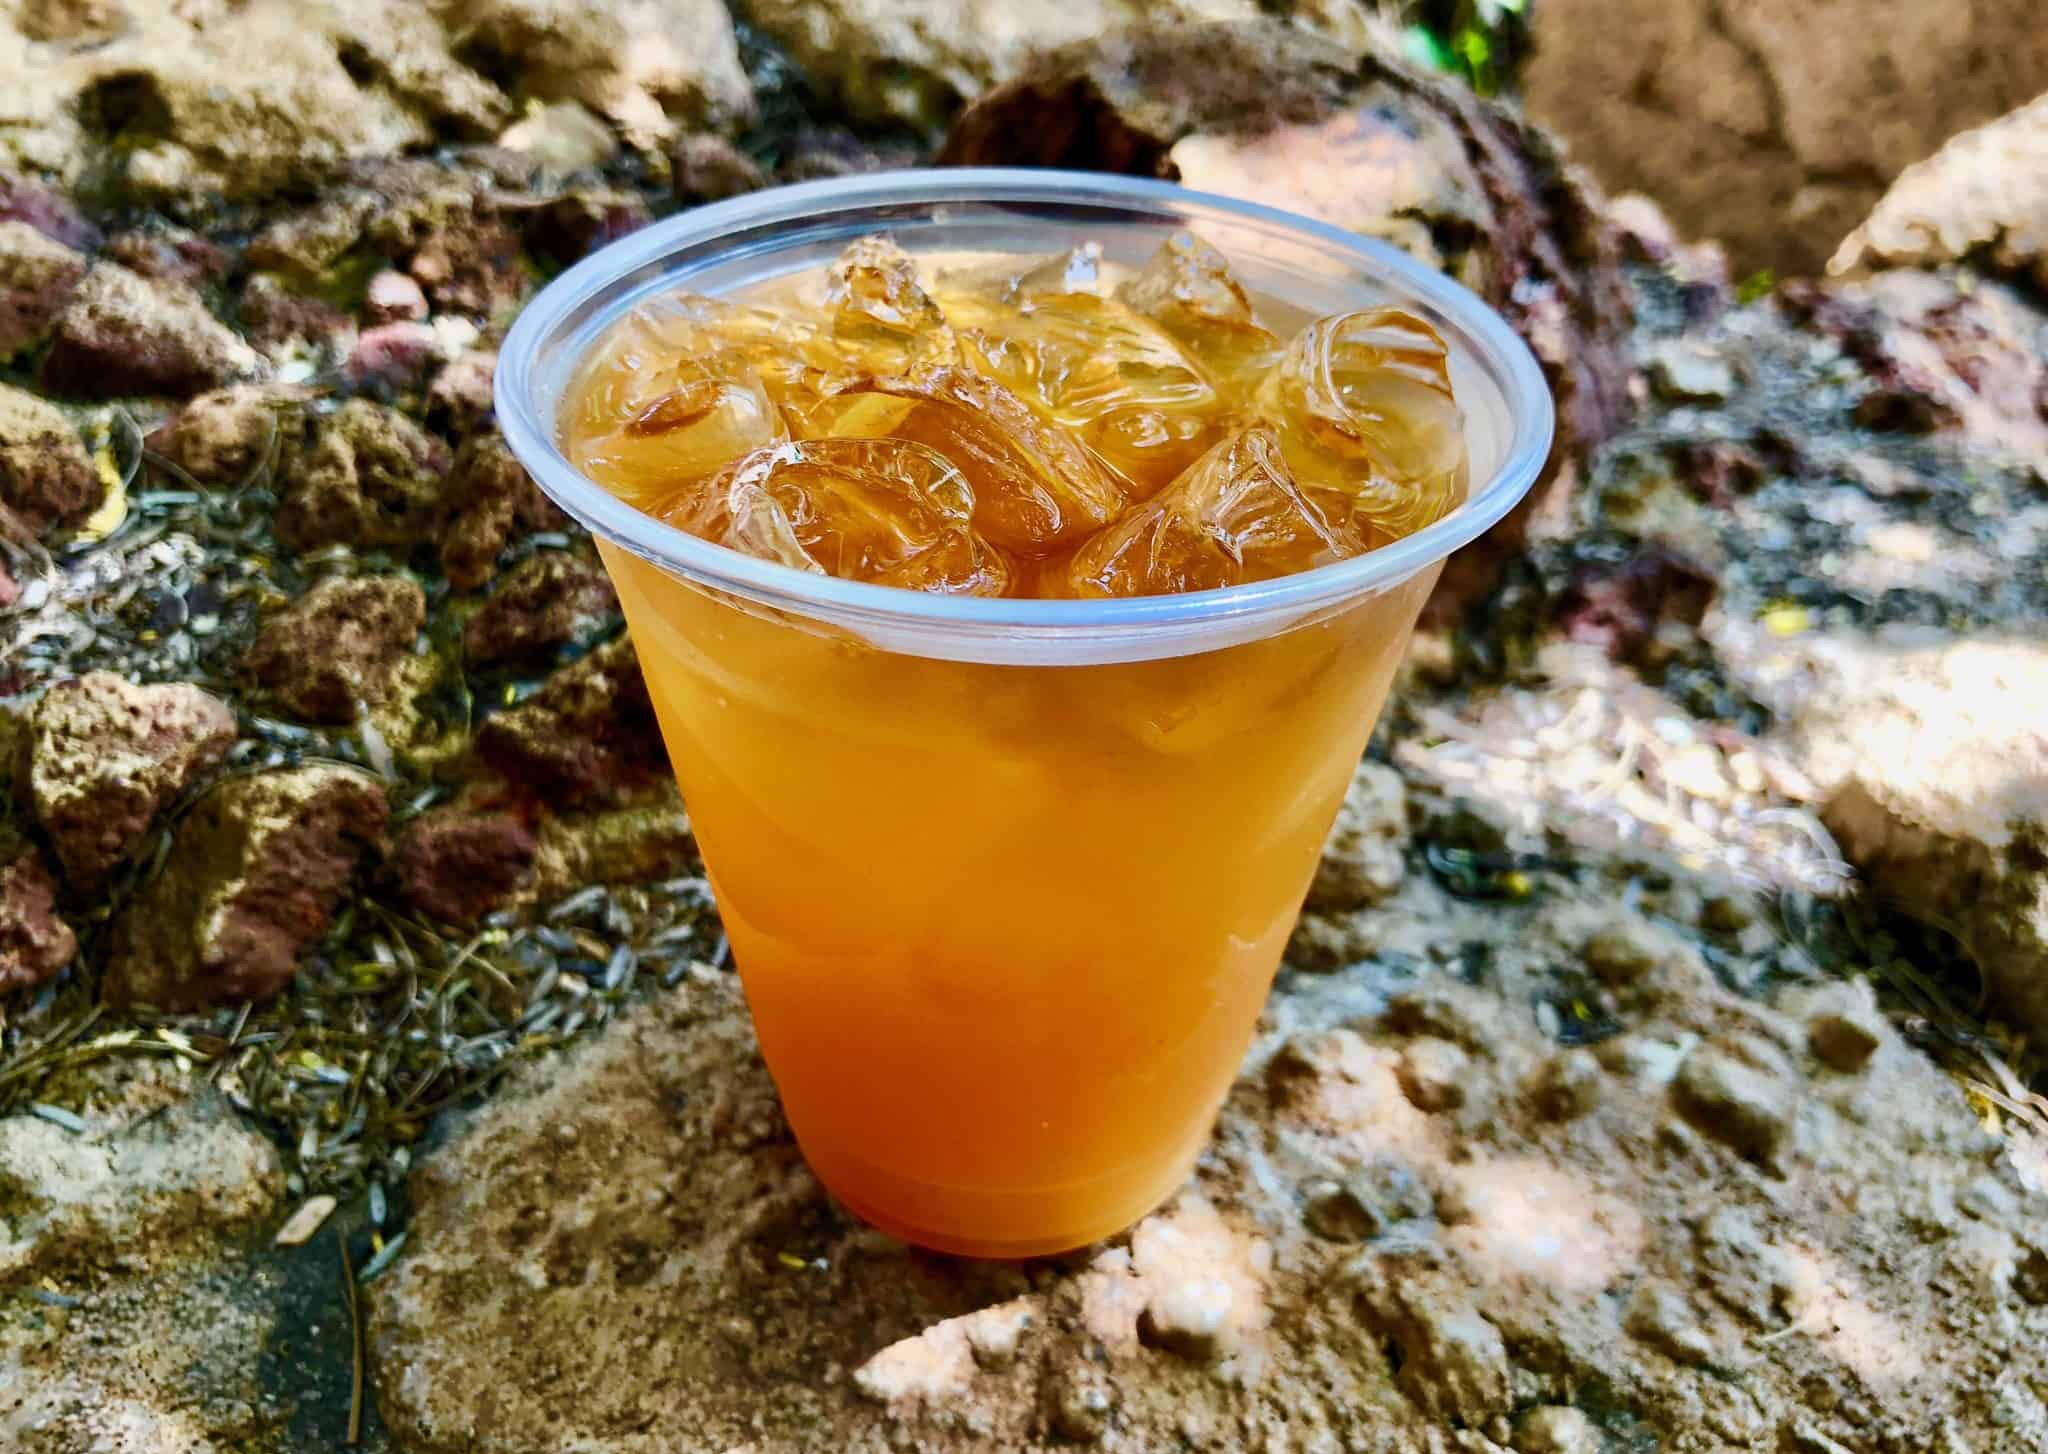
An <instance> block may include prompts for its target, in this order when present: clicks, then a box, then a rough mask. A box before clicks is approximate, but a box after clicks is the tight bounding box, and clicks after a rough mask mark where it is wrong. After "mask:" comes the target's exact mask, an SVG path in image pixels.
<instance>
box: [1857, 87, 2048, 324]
mask: <svg viewBox="0 0 2048 1454" xmlns="http://www.w3.org/2000/svg"><path fill="white" fill-rule="evenodd" d="M1965 258H1968V259H1972V260H1974V261H1980V262H1982V263H1984V264H1985V265H1987V266H1989V267H1993V268H1997V269H2000V270H2002V271H2006V272H2012V273H2017V274H2026V275H2030V276H2031V277H2032V278H2033V280H2034V284H2035V286H2036V287H2039V288H2043V289H2048V94H2044V95H2042V96H2040V97H2038V98H2036V99H2035V100H2034V101H2032V102H2031V103H2029V104H2028V105H2025V106H2022V107H2020V108H2019V109H2018V110H2017V111H2014V112H2011V113H2010V114H2008V115H2005V116H2001V117H2000V118H1999V119H1998V120H1996V121H1994V122H1992V123H1990V124H1989V125H1987V126H1980V127H1977V128H1976V129H1975V130H1972V131H1966V132H1964V133H1962V135H1960V136H1956V137H1952V138H1950V139H1949V141H1948V142H1947V143H1946V144H1945V145H1944V146H1943V147H1942V148H1941V150H1940V151H1938V152H1936V153H1935V154H1934V155H1933V156H1931V157H1929V158H1928V159H1927V160H1926V161H1923V162H1915V163H1914V164H1913V165H1912V166H1910V167H1908V168H1906V170H1905V171H1903V172H1901V173H1900V174H1899V176H1898V179H1897V180H1896V181H1894V182H1893V183H1892V185H1891V187H1890V188H1889V189H1888V190H1887V191H1886V192H1885V194H1884V197H1883V199H1882V200H1880V201H1879V202H1878V204H1877V206H1876V207H1875V208H1874V209H1873V210H1872V212H1871V214H1870V216H1868V217H1866V218H1865V219H1864V220H1863V222H1862V224H1861V225H1860V226H1858V227H1857V229H1856V230H1855V231H1854V232H1852V233H1850V234H1849V236H1848V237H1847V238H1845V239H1844V240H1843V242H1842V245H1841V247H1839V248H1837V249H1836V251H1835V255H1834V256H1833V257H1832V258H1830V259H1829V260H1828V271H1829V272H1831V273H1843V272H1849V271H1852V270H1854V269H1856V268H1858V267H1864V266H1871V265H1885V266H1897V265H1900V264H1909V265H1915V266H1921V267H1933V266H1936V265H1939V264H1941V263H1947V262H1957V261H1961V260H1963V259H1965Z"/></svg>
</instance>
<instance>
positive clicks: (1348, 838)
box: [1308, 762, 1408, 909]
mask: <svg viewBox="0 0 2048 1454" xmlns="http://www.w3.org/2000/svg"><path fill="white" fill-rule="evenodd" d="M1407 846H1408V794H1407V791H1406V790H1405V789H1404V788H1403V787H1402V784H1401V775H1400V774H1399V773H1397V772H1395V771H1394V770H1393V769H1392V768H1389V767H1384V766H1382V765H1381V764H1379V763H1376V762H1362V763H1360V764H1359V765H1358V775H1357V776H1356V777H1354V778H1353V779H1352V780H1351V791H1350V792H1348V793H1346V794H1345V795H1344V802H1343V804H1342V806H1340V807H1339V808H1338V809H1337V821H1336V823H1335V824H1334V825H1333V826H1332V827H1331V829H1330V838H1329V841H1328V842H1327V843H1325V844H1324V845H1323V857H1322V861H1321V862H1320V863H1318V864H1317V865H1316V876H1315V880H1314V882H1312V883H1311V884H1310V885H1309V890H1308V906H1309V907H1310V908H1311V909H1362V908H1365V907H1366V906H1367V905H1370V904H1375V903H1377V902H1379V901H1380V900H1381V899H1383V898H1385V897H1386V896H1387V895H1388V894H1390V893H1392V892H1393V891H1394V890H1395V889H1398V888H1399V887H1401V880H1402V878H1403V877H1405V876H1406V874H1407V871H1408V868H1407V861H1406V859H1405V858H1404V857H1403V850H1405V849H1406V847H1407Z"/></svg>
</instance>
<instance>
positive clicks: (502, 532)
mask: <svg viewBox="0 0 2048 1454" xmlns="http://www.w3.org/2000/svg"><path fill="white" fill-rule="evenodd" d="M448 502H449V509H450V511H451V519H450V522H449V526H448V529H447V531H446V533H445V534H444V535H443V536H442V538H441V569H442V570H443V571H445V572H446V573H447V576H448V579H449V581H450V582H451V583H452V584H453V585H454V586H455V587H456V588H457V589H459V590H464V591H473V590H475V589H476V588H477V587H478V586H481V585H482V584H483V583H484V582H485V581H488V580H489V579H490V578H491V572H492V571H493V570H494V569H496V567H497V564H498V556H499V554H500V553H501V552H502V551H503V550H504V549H505V547H506V546H508V545H510V544H511V543H512V542H513V541H514V540H515V539H517V538H518V537H519V536H521V535H523V534H525V533H527V532H528V531H533V530H553V529H557V528H559V527H560V526H562V525H563V524H565V523H566V522H567V517H566V516H564V515H563V514H562V512H561V511H560V510H558V509H556V508H555V503H554V501H552V500H550V499H549V498H548V497H547V496H546V495H544V494H542V493H541V491H540V487H539V486H538V485H536V484H534V482H533V480H532V478H531V477H529V476H528V475H527V473H526V470H525V468H524V467H523V466H522V465H521V464H520V463H519V461H518V460H517V459H516V458H514V457H513V454H512V451H511V449H510V448H509V447H507V445H506V443H505V441H504V440H503V439H501V438H499V437H498V435H497V434H495V433H491V434H479V435H475V436H473V437H472V438H471V439H470V440H469V442H468V443H467V444H465V445H463V447H462V452H461V454H459V455H458V456H457V457H456V460H455V468H454V471H453V472H452V474H451V475H450V477H449V482H448Z"/></svg>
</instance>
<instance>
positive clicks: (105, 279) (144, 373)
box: [42, 262, 254, 399]
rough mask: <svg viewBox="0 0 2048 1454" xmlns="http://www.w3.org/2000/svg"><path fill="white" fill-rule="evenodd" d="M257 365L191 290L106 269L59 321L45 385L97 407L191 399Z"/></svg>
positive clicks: (98, 270)
mask: <svg viewBox="0 0 2048 1454" xmlns="http://www.w3.org/2000/svg"><path fill="white" fill-rule="evenodd" d="M253 363H254V355H253V354H252V353H251V352H250V350H249V347H248V345H247V344H245V343H243V342H242V341H241V339H239V338H237V337H236V336H235V335H234V333H233V332H232V331H231V330H229V329H228V328H227V326H226V325H224V324H223V323H221V322H220V321H219V320H218V319H216V318H215V317H214V316H213V315H212V314H211V313H209V312H207V311H206V305H205V303H203V302H202V301H200V298H199V295H198V294H197V293H195V292H193V291H192V290H191V289H190V288H188V287H186V286H184V285H183V284H181V283H166V282H159V281H157V280H155V279H152V278H145V277H143V276H142V274H140V273H137V272H133V271H131V270H130V269H128V268H124V267H122V266H121V265H120V264H119V263H111V262H100V263H95V264H94V265H93V267H92V270H91V271H89V272H88V273H87V274H86V275H85V278H84V281H82V282H81V283H79V285H78V289H77V291H76V292H74V293H73V294H72V296H71V301H70V303H69V304H68V305H67V306H66V307H65V309H64V313H63V316H62V317H60V318H59V319H58V320H57V330H56V336H55V338H54V339H53V340H52V342H51V344H50V352H49V354H48V355H47V356H46V357H45V358H44V359H43V370H42V382H43V385H44V387H46V388H49V389H51V390H54V391H56V392H58V393H63V394H77V395H82V396H85V397H89V398H95V399H108V398H121V397H123V396H126V395H131V394H151V395H169V396H174V397H183V396H185V395H187V394H196V393H198V392H200V391H201V390H203V389H211V388H217V387H219V386H220V385H222V384H224V383H226V382H227V381H228V380H229V379H231V378H233V377H234V376H235V375H236V374H239V373H244V372H246V371H248V370H249V368H250V367H251V366H252V365H253Z"/></svg>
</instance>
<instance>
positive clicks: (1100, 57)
mask: <svg viewBox="0 0 2048 1454" xmlns="http://www.w3.org/2000/svg"><path fill="white" fill-rule="evenodd" d="M940 160H941V161H942V162H949V163H964V164H1007V165H1028V166H1077V167H1085V168H1091V169H1095V170H1106V171H1117V172H1129V173H1136V174H1139V175H1144V176H1157V177H1166V178H1171V179H1175V180H1179V181H1182V182H1184V183H1186V184H1187V185H1189V186H1193V187H1197V188H1200V189H1203V190H1206V191H1213V192H1223V193H1227V194H1230V195H1234V196H1239V197H1245V198H1248V199H1250V200H1253V201H1259V202H1266V203H1270V204H1273V205H1278V206H1284V207H1288V208H1290V209H1292V210H1295V211H1301V212H1307V213H1309V214H1311V215H1315V216H1318V217H1320V218H1322V220H1324V221H1327V222H1331V223H1333V224H1335V225H1338V226H1342V227H1346V228H1350V229H1353V230H1356V231H1360V232H1364V233H1367V234H1369V235H1374V236H1378V237H1382V238H1385V239H1387V240H1388V241H1391V242H1394V243H1396V244H1397V245H1400V246H1402V247H1404V248H1406V249H1407V250H1409V251H1410V252H1412V253H1414V254H1415V255H1417V256H1418V257H1420V258H1422V259H1424V260H1425V261H1428V262H1430V263H1432V264H1434V265H1436V266H1438V267H1441V268H1443V269H1444V270H1445V271H1447V272H1449V273H1451V274H1452V275H1453V276H1455V277H1457V278H1459V279H1460V280H1461V281H1463V282H1464V283H1466V284H1467V285H1468V286H1469V287H1471V288H1472V289H1473V290H1474V291H1475V292H1477V293H1478V294H1479V295H1480V296H1481V297H1483V298H1484V299H1485V300H1486V301H1487V302H1488V303H1490V304H1492V305H1493V306H1494V307H1495V308H1497V309H1499V310H1500V312H1501V313H1502V315H1503V316H1504V317H1506V318H1507V320H1508V322H1509V323H1511V324H1512V325H1513V326H1514V327H1515V329H1516V331H1517V332H1519V333H1520V334H1521V335H1522V337H1523V338H1524V339H1525V340H1526V341H1527V342H1528V344H1529V345H1530V347H1531V348H1532V349H1533V350H1534V351H1535V353H1536V356H1537V358H1538V359H1539V360H1540V361H1541V362H1542V364H1543V366H1544V371H1545V373H1546V375H1547V376H1548V378H1549V381H1550V385H1551V389H1552V392H1553V393H1554V395H1555V396H1556V400H1557V412H1558V437H1557V444H1556V446H1555V448H1554V449H1553V452H1552V457H1551V469H1550V473H1549V476H1548V478H1549V479H1550V480H1551V481H1553V482H1554V483H1557V484H1558V485H1560V486H1561V487H1562V486H1565V485H1568V484H1569V482H1570V479H1571V472H1570V471H1566V470H1563V469H1562V468H1561V467H1562V465H1563V463H1564V462H1565V461H1568V460H1572V459H1576V458H1581V457H1583V456H1584V455H1585V454H1586V453H1587V452H1589V451H1590V450H1591V449H1592V448H1593V447H1594V446H1596V445H1598V444H1599V443H1600V442H1601V441H1602V440H1604V439H1606V438H1608V437H1609V436H1610V435H1612V434H1613V433H1614V432H1615V430H1617V429H1618V428H1619V427H1620V425H1621V424H1622V422H1623V420H1624V419H1625V418H1626V416H1627V414H1628V411H1629V404H1628V380H1629V374H1630V369H1629V365H1628V357H1627V351H1628V344H1627V337H1628V330H1629V326H1630V317H1629V312H1630V310H1629V303H1628V298H1627V294H1626V291H1625V288H1624V284H1623V280H1622V274H1621V269H1620V251H1619V247H1618V244H1617V241H1616V238H1615V235H1614V232H1613V230H1612V228H1610V227H1609V225H1608V223H1607V221H1606V219H1605V217H1604V216H1603V213H1602V204H1601V202H1600V200H1599V198H1598V197H1597V196H1596V195H1595V194H1594V193H1593V192H1592V191H1591V190H1590V189H1589V188H1588V187H1586V186H1585V185H1584V184H1583V183H1582V181H1581V179H1580V178H1579V177H1578V176H1577V175H1576V174H1574V173H1572V172H1571V171H1570V170H1569V169H1568V168H1567V167H1566V165H1565V161H1564V158H1563V156H1562V155H1561V154H1560V153H1559V151H1558V150H1557V148H1556V146H1555V145H1554V144H1553V143H1552V142H1551V141H1550V140H1549V139H1548V138H1547V137H1546V136H1544V135H1543V134H1542V133H1541V132H1539V131H1537V130H1536V129H1534V128H1533V127H1531V126H1529V125H1527V124H1526V123H1525V122H1524V121H1523V120H1522V119H1521V117H1520V116H1519V115H1518V114H1517V113H1516V112H1515V111H1513V110H1512V109H1510V108H1508V107H1506V106H1501V105H1497V104H1495V103H1492V102H1488V101H1484V100H1481V99H1479V98H1477V97H1475V96H1473V95H1472V93H1471V92H1470V91H1469V90H1467V89H1466V88H1465V87H1463V86H1460V85H1457V84H1455V83H1452V82H1448V81H1442V80H1437V79H1434V78H1431V77H1426V76H1422V75H1419V74H1417V73H1416V72H1414V71H1413V70H1411V69H1410V68H1408V67H1407V66H1406V65H1404V64H1402V63H1400V62H1399V61H1397V60H1395V59H1392V58H1390V57H1388V56H1385V55H1381V54H1378V53H1374V52H1371V51H1368V52H1367V53H1366V54H1365V55H1364V56H1363V57H1362V58H1360V57H1354V56H1353V55H1352V54H1351V53H1350V52H1348V51H1346V50H1343V49H1341V48H1339V47H1337V46H1334V45H1332V44H1330V43H1329V42H1326V41H1322V40H1319V39H1317V38H1316V37H1314V36H1311V35H1308V34H1307V33H1305V32H1304V31H1302V30H1300V29H1297V28H1295V27H1292V26H1288V25H1286V24H1283V23H1281V22H1279V21H1261V22H1250V23H1241V24H1228V25H1224V24H1216V25H1178V26H1161V27H1158V28H1149V29H1144V30H1126V31H1118V32H1113V33H1111V34H1109V35H1107V36H1104V37H1100V38H1097V39H1093V40H1088V41H1084V42H1080V43H1078V44H1075V45H1071V46H1064V47H1061V48H1059V49H1057V50H1054V51H1050V52H1048V53H1046V54H1045V55H1044V56H1042V57H1040V58H1039V59H1038V60H1037V61H1036V62H1035V63H1034V64H1032V65H1031V66H1030V67H1028V68H1027V69H1026V70H1025V71H1024V72H1023V73H1022V74H1021V75H1020V76H1018V77H1017V79H1015V80H1013V81H1011V82H1009V83H1007V84H1005V85H1002V86H999V87H997V88H995V89H994V90H992V91H989V92H987V93H986V94H985V95H983V96H982V97H980V98H979V99H978V100H977V101H975V102H974V103H973V104H972V105H970V106H969V107H968V108H967V109H966V111H965V112H963V113H962V114H961V116H960V118H959V120H958V122H957V123H956V124H955V126H954V128H953V131H952V133H951V135H950V136H949V137H948V138H947V141H946V145H945V149H944V151H943V153H942V155H941V158H940ZM1553 493H1554V492H1553V491H1551V490H1550V489H1548V488H1547V487H1546V486H1545V485H1543V484H1539V485H1538V487H1537V488H1536V489H1535V490H1533V491H1531V493H1530V495H1529V496H1528V498H1527V499H1526V500H1525V501H1524V502H1523V504H1522V505H1521V506H1520V507H1518V509H1517V510H1516V511H1515V512H1514V513H1513V514H1511V515H1510V516H1509V517H1508V519H1507V520H1506V521H1504V522H1503V523H1502V525H1500V526H1497V527H1495V529H1494V530H1493V531H1492V532H1490V533H1489V534H1488V535H1487V537H1486V538H1485V539H1484V541H1482V542H1480V543H1479V544H1477V545H1475V546H1472V547H1468V548H1467V549H1465V550H1463V551H1461V552H1459V554H1458V555H1456V556H1455V557H1453V558H1452V560H1451V561H1450V562H1449V564H1448V565H1447V566H1446V568H1445V571H1444V574H1443V578H1442V581H1441V584H1440V585H1439V586H1438V588H1437V595H1436V598H1435V601H1434V603H1433V604H1432V607H1431V614H1432V616H1433V617H1435V618H1436V619H1438V620H1444V619H1448V618H1451V617H1454V616H1455V615H1457V614H1458V613H1459V611H1460V610H1461V609H1462V607H1463V606H1464V605H1465V604H1468V603H1469V602H1471V601H1473V600H1476V599H1477V598H1479V597H1480V596H1482V595H1484V594H1485V593H1486V592H1487V591H1488V590H1490V589H1491V587H1492V584H1493V582H1494V580H1495V578H1496V577H1497V576H1498V573H1499V570H1500V567H1501V566H1502V565H1503V564H1504V562H1505V561H1506V560H1507V559H1508V558H1510V557H1511V556H1512V555H1513V554H1514V553H1515V551H1516V550H1517V549H1518V548H1519V544H1520V541H1521V539H1522V538H1523V535H1524V533H1525V531H1526V528H1527V524H1528V521H1529V519H1530V518H1531V516H1533V515H1534V514H1536V513H1538V512H1544V513H1551V512H1557V511H1561V509H1562V507H1563V502H1562V501H1561V500H1559V499H1556V498H1553Z"/></svg>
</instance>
